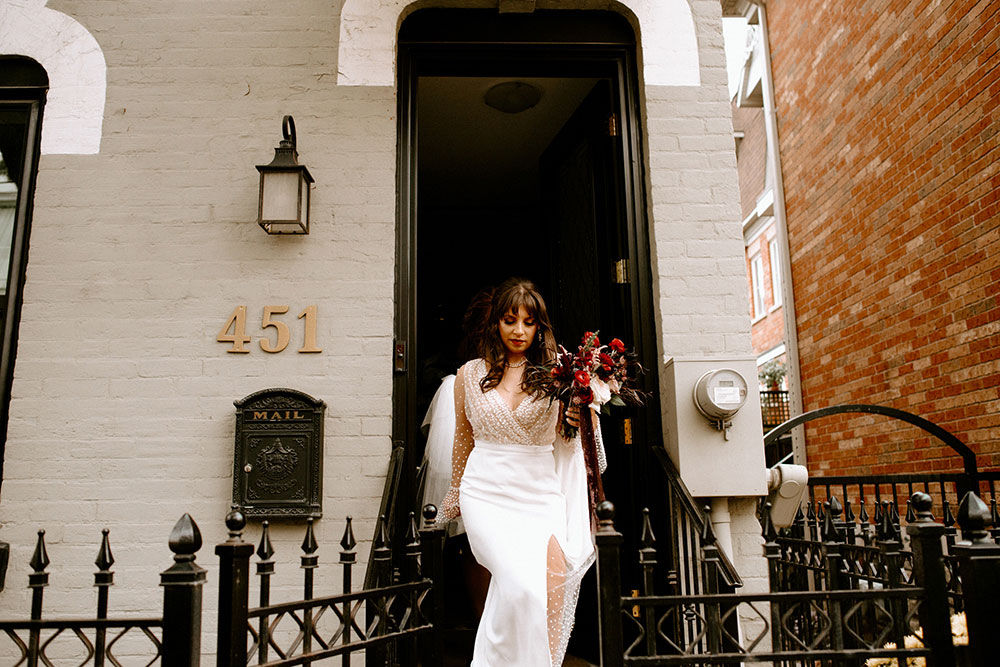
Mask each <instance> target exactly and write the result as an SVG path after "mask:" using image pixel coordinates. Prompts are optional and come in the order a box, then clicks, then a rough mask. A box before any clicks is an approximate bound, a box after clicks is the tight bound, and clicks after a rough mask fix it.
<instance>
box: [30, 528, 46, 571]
mask: <svg viewBox="0 0 1000 667" xmlns="http://www.w3.org/2000/svg"><path fill="white" fill-rule="evenodd" d="M50 562H51V561H50V560H49V553H48V551H46V550H45V531H44V530H39V531H38V539H37V540H36V541H35V553H33V554H32V555H31V562H30V563H29V565H31V569H32V570H34V571H35V572H36V573H38V574H41V573H42V572H44V571H45V568H47V567H48V566H49V563H50Z"/></svg>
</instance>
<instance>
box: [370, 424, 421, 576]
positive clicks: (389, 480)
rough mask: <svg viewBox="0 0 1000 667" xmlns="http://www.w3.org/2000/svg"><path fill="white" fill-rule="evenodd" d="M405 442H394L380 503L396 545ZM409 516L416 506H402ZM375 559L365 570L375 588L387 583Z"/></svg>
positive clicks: (375, 534)
mask: <svg viewBox="0 0 1000 667" xmlns="http://www.w3.org/2000/svg"><path fill="white" fill-rule="evenodd" d="M405 453H406V452H405V448H404V444H403V442H402V441H401V440H397V441H395V442H394V443H393V446H392V453H391V454H389V465H388V469H387V470H386V474H385V486H384V487H382V502H381V503H379V509H378V515H379V516H380V517H384V518H385V526H386V528H387V529H388V530H389V531H390V542H391V543H392V544H393V545H395V544H397V543H398V538H399V537H400V535H398V534H397V533H399V531H398V530H395V528H396V527H397V526H398V522H397V519H398V512H399V510H400V509H401V508H399V507H398V505H399V485H400V480H401V479H402V475H403V461H404V460H405V459H406V457H405V456H404V454H405ZM402 509H403V511H404V512H406V513H407V514H405V515H404V516H407V515H408V514H409V512H410V511H411V510H413V509H415V508H402ZM378 531H379V528H378V526H377V525H376V527H375V533H374V534H373V535H372V544H375V543H376V542H377V541H378V539H379V536H378ZM399 551H400V549H395V548H394V549H392V554H393V560H394V561H395V560H396V559H397V557H398V555H399ZM373 562H374V559H369V562H368V570H367V571H366V572H365V588H366V589H368V588H375V587H376V586H380V585H385V583H386V582H384V581H378V573H377V572H376V571H375V569H374V568H373V567H372V564H373Z"/></svg>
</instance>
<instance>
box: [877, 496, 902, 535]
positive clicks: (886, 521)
mask: <svg viewBox="0 0 1000 667" xmlns="http://www.w3.org/2000/svg"><path fill="white" fill-rule="evenodd" d="M880 532H881V533H882V534H881V539H882V540H883V541H888V540H897V541H898V540H899V532H898V531H897V530H896V523H895V522H894V521H893V520H892V504H891V503H890V502H889V501H888V500H883V501H882V523H881V525H880Z"/></svg>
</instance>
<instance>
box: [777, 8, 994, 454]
mask: <svg viewBox="0 0 1000 667" xmlns="http://www.w3.org/2000/svg"><path fill="white" fill-rule="evenodd" d="M767 11H768V22H769V27H770V36H769V37H770V47H771V52H772V61H773V62H772V66H773V73H774V79H775V97H776V106H777V113H778V123H779V125H778V128H779V135H780V151H781V161H782V169H783V176H784V183H785V201H786V208H787V213H788V227H789V237H790V246H791V254H792V270H793V281H794V289H795V297H796V311H797V317H798V323H797V326H798V335H799V348H800V354H801V364H802V365H801V371H802V377H803V399H804V403H805V408H806V409H807V410H808V409H813V408H818V407H822V406H827V405H835V404H840V403H847V402H864V403H878V404H883V405H890V406H894V407H897V408H901V409H904V410H908V411H911V412H914V413H916V414H918V415H921V416H923V417H926V418H928V419H930V420H931V421H934V422H936V423H938V424H940V425H941V426H943V427H945V428H946V429H948V430H950V431H951V432H953V433H955V434H956V435H957V436H958V437H959V438H961V439H962V440H963V441H964V442H966V443H967V444H968V445H969V446H970V447H972V448H973V449H974V450H975V451H976V452H977V453H978V455H979V464H980V468H986V467H992V468H997V467H1000V287H998V286H1000V211H998V206H1000V111H998V110H1000V12H998V11H997V6H996V3H995V1H994V2H992V3H991V2H989V1H987V0H984V1H981V2H971V1H964V0H952V1H950V2H942V3H928V2H923V1H916V0H913V1H909V2H907V1H896V2H889V1H887V0H870V1H869V2H854V3H841V2H822V3H816V2H798V1H793V0H770V1H769V2H768V3H767ZM817 424H818V425H816V426H811V427H809V428H808V429H807V439H808V450H807V452H808V459H809V465H810V468H811V469H812V471H813V473H814V474H837V473H850V472H882V471H924V470H927V471H930V470H941V469H960V462H959V460H958V459H957V458H956V457H955V456H954V455H953V454H951V452H950V450H949V449H947V448H945V447H943V446H941V445H939V444H938V443H937V441H936V440H933V439H932V438H930V437H929V436H928V437H925V436H924V435H923V434H922V432H920V431H917V430H915V429H914V428H912V427H907V426H905V425H903V424H894V423H891V422H888V421H886V420H885V419H883V418H852V419H849V420H848V419H844V420H840V421H837V420H833V419H828V420H824V421H821V422H818V423H817Z"/></svg>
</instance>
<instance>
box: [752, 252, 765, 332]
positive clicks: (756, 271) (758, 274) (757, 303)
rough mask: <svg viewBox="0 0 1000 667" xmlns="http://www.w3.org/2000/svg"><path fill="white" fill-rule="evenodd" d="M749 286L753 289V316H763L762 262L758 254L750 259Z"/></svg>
mask: <svg viewBox="0 0 1000 667" xmlns="http://www.w3.org/2000/svg"><path fill="white" fill-rule="evenodd" d="M750 288H751V289H752V290H753V317H754V319H757V318H760V317H763V316H764V263H763V262H762V261H761V259H760V255H754V257H753V259H751V260H750Z"/></svg>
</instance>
